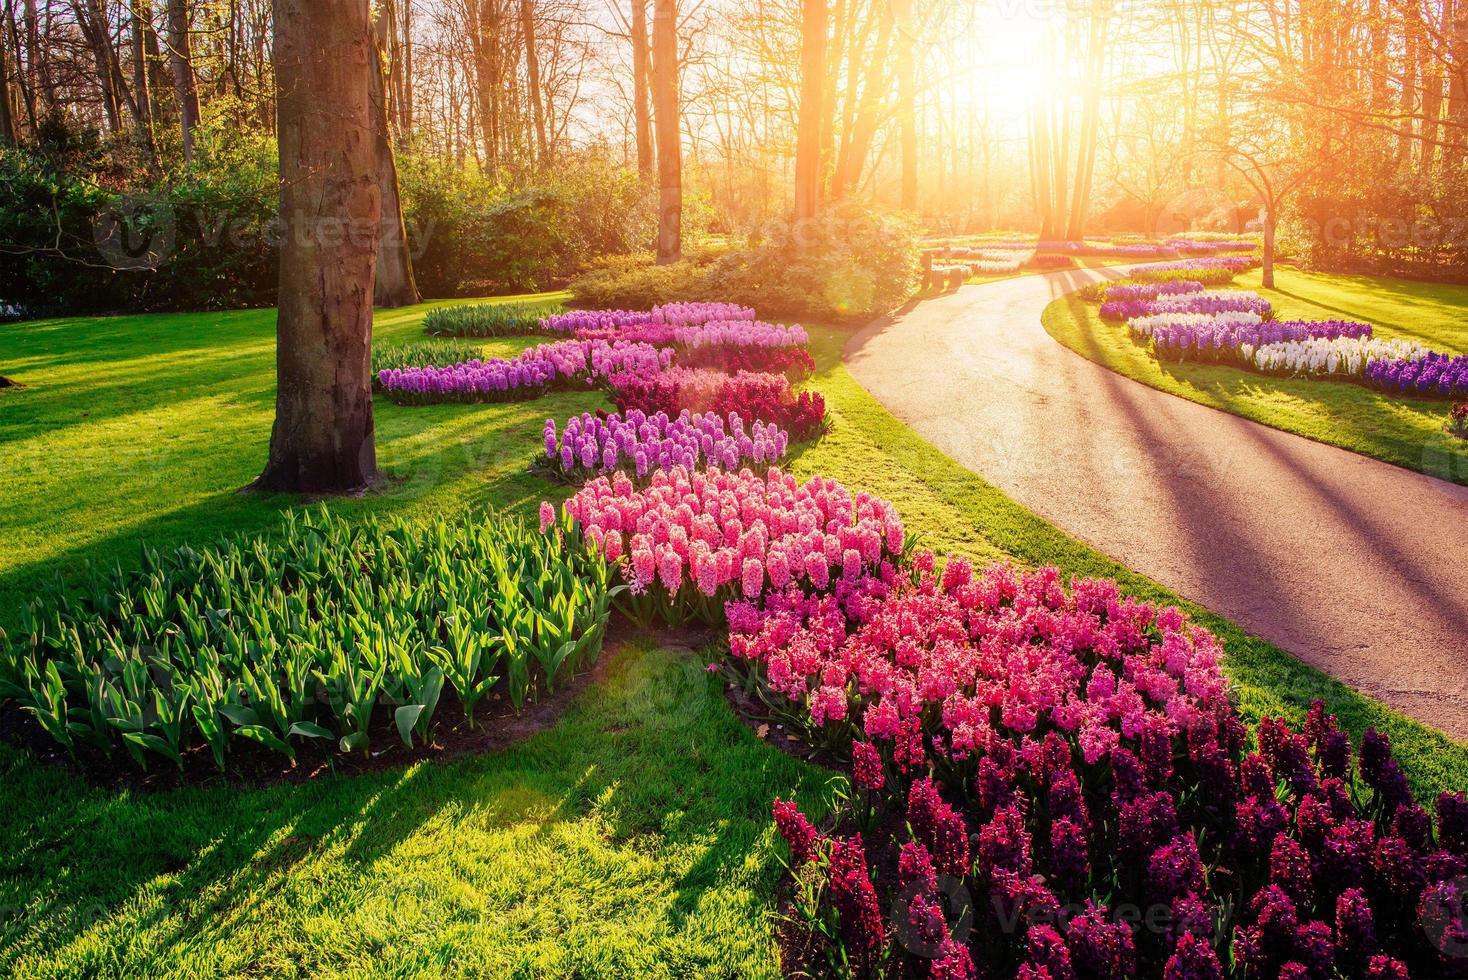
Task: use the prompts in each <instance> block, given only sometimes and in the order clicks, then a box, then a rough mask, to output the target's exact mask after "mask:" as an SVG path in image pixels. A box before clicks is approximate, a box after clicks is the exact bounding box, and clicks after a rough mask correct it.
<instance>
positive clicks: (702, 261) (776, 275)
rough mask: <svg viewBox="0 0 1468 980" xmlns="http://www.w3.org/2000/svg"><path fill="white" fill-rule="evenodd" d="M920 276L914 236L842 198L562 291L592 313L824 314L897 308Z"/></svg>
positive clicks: (592, 273)
mask: <svg viewBox="0 0 1468 980" xmlns="http://www.w3.org/2000/svg"><path fill="white" fill-rule="evenodd" d="M919 274H920V265H919V261H918V247H917V237H916V233H915V231H914V229H913V227H912V225H911V224H910V223H909V222H908V221H907V220H906V219H903V218H899V217H896V216H892V215H887V214H884V213H882V212H879V211H874V210H871V209H868V208H864V207H861V206H857V205H853V204H845V205H838V206H837V207H835V208H833V209H831V210H830V211H828V212H826V213H824V214H822V215H821V216H820V217H818V218H815V219H812V220H811V221H807V222H801V223H798V224H797V225H793V226H789V227H784V228H781V229H779V230H778V231H776V232H774V233H772V234H766V235H764V236H761V237H759V238H757V239H755V240H752V241H751V242H749V243H748V244H746V245H744V246H743V247H740V248H729V247H723V248H719V249H717V250H705V251H703V252H701V253H698V254H695V255H694V256H692V257H690V258H687V259H685V260H683V261H681V262H676V263H672V264H669V265H663V266H659V265H654V264H653V261H652V258H651V256H642V257H640V258H637V259H630V260H628V259H624V260H614V261H608V262H604V263H601V264H599V265H597V266H595V267H594V268H591V269H589V270H588V271H586V272H584V273H582V274H581V275H580V276H577V277H576V278H575V279H573V280H572V281H571V283H570V286H569V288H570V289H571V290H572V292H574V293H575V295H576V302H577V304H578V305H581V306H589V307H593V308H597V309H646V308H648V307H651V306H656V305H657V304H659V303H669V302H678V301H684V300H715V301H722V302H730V303H740V304H743V305H745V306H751V307H753V308H754V309H756V310H758V311H759V312H760V314H761V315H767V316H789V317H810V318H815V319H820V320H832V319H845V318H849V317H866V316H872V315H875V314H877V313H881V312H885V311H886V310H890V309H894V308H896V307H897V306H899V305H901V304H902V303H903V302H904V301H905V300H906V299H907V298H908V297H909V296H910V295H912V292H913V290H914V289H915V288H916V286H917V283H918V278H919Z"/></svg>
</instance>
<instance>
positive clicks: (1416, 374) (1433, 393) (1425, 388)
mask: <svg viewBox="0 0 1468 980" xmlns="http://www.w3.org/2000/svg"><path fill="white" fill-rule="evenodd" d="M1366 380H1367V382H1369V383H1370V384H1373V385H1375V386H1377V387H1378V388H1381V389H1382V390H1384V391H1390V392H1394V393H1396V394H1402V395H1421V396H1424V397H1428V398H1462V397H1464V396H1468V356H1464V355H1458V356H1454V355H1452V354H1439V353H1435V352H1433V353H1428V354H1426V355H1425V356H1422V357H1418V358H1404V359H1399V360H1395V361H1388V360H1379V361H1373V362H1372V363H1371V364H1370V365H1369V366H1368V367H1367V368H1366Z"/></svg>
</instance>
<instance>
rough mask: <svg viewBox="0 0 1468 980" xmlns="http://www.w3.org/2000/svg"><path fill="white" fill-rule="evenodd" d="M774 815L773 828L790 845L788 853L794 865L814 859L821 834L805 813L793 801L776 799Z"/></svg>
mask: <svg viewBox="0 0 1468 980" xmlns="http://www.w3.org/2000/svg"><path fill="white" fill-rule="evenodd" d="M774 815H775V829H776V830H778V831H779V832H780V836H781V837H783V838H785V843H786V844H788V845H790V855H791V859H792V860H793V861H794V863H795V865H796V866H797V867H798V866H800V865H802V864H806V863H808V862H810V861H811V860H812V859H814V858H815V856H816V848H817V846H818V845H819V844H820V841H821V835H820V833H819V832H818V831H817V830H816V828H815V827H814V826H813V825H812V824H811V822H810V821H809V820H808V819H806V816H805V814H803V813H801V812H800V807H798V806H796V805H795V801H794V800H789V801H782V800H776V801H775V805H774Z"/></svg>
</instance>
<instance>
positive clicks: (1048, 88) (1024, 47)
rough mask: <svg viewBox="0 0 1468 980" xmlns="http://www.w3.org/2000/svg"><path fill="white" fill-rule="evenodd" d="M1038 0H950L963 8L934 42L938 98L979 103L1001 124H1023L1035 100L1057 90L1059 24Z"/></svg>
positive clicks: (962, 105) (963, 105) (1042, 99)
mask: <svg viewBox="0 0 1468 980" xmlns="http://www.w3.org/2000/svg"><path fill="white" fill-rule="evenodd" d="M1053 6H1054V5H1053V4H1048V3H1045V2H1043V0H980V2H977V3H968V4H964V3H952V4H951V5H950V8H949V9H950V10H955V11H956V10H962V11H963V13H962V14H961V15H959V19H958V21H957V22H954V21H952V20H950V21H949V23H948V26H949V27H950V28H956V29H952V30H950V31H949V32H948V33H947V34H946V36H944V37H943V38H942V39H941V40H938V41H937V44H939V45H941V48H942V50H941V52H940V56H941V57H943V59H944V61H945V64H944V69H945V71H944V77H945V80H946V81H945V93H944V95H943V101H945V102H951V103H954V104H956V105H957V106H959V107H960V108H966V107H968V106H971V105H975V104H977V105H979V106H981V107H982V108H983V110H984V112H985V113H986V114H987V115H988V116H989V117H990V118H991V119H993V120H994V121H995V122H996V123H997V124H999V125H1000V126H1001V127H1002V128H1005V129H1010V130H1018V129H1023V127H1024V125H1025V121H1026V119H1027V118H1028V115H1029V113H1030V112H1031V111H1032V110H1033V108H1034V106H1035V104H1036V103H1037V102H1041V103H1043V102H1045V101H1048V100H1049V99H1051V98H1053V97H1054V96H1055V95H1057V94H1058V92H1059V85H1058V81H1057V72H1056V71H1054V70H1053V60H1054V58H1055V56H1056V55H1055V50H1056V45H1055V42H1056V38H1057V32H1058V24H1057V22H1056V19H1055V14H1054V11H1053V10H1052V9H1051V8H1052V7H1053Z"/></svg>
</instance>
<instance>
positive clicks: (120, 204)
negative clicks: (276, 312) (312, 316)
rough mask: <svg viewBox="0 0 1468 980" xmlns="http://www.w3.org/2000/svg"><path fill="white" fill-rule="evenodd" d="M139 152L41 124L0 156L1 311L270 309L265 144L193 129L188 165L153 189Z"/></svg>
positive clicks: (272, 278) (226, 131) (273, 269)
mask: <svg viewBox="0 0 1468 980" xmlns="http://www.w3.org/2000/svg"><path fill="white" fill-rule="evenodd" d="M138 153H139V151H138V150H137V149H136V148H135V147H132V146H130V145H129V144H123V143H104V142H102V141H101V140H99V139H98V138H97V137H96V136H95V134H88V133H85V132H78V131H75V130H72V129H70V128H68V127H67V126H66V125H65V124H63V123H59V122H55V121H53V122H52V123H49V124H48V125H47V126H46V127H44V130H43V139H42V140H41V141H40V142H39V143H38V144H37V145H34V146H30V147H24V148H7V149H3V150H0V250H3V251H4V252H6V253H9V256H12V257H8V258H7V261H5V262H4V263H0V305H4V306H14V307H18V308H19V309H20V310H21V311H23V312H24V313H25V314H27V315H30V316H39V315H48V314H68V313H96V312H114V311H119V310H161V309H219V308H225V307H239V306H259V305H263V304H266V303H269V302H272V300H273V297H274V294H275V288H276V280H277V265H278V262H277V252H276V250H275V248H274V246H273V241H274V234H273V233H274V223H275V220H276V210H277V203H278V200H279V190H278V187H277V181H276V158H275V148H274V144H273V142H272V141H271V140H270V139H268V138H266V137H264V136H262V135H260V134H254V133H249V132H244V131H240V130H238V129H236V128H233V127H229V126H224V125H217V124H216V125H208V126H205V127H204V128H202V129H201V130H200V131H199V142H198V152H197V156H196V157H195V162H194V164H193V166H192V167H190V168H189V169H187V170H183V169H179V170H177V171H174V172H171V173H168V174H166V175H165V176H164V177H163V178H161V179H155V180H153V181H152V182H151V183H149V182H147V181H142V180H139V179H138V175H139V174H148V173H150V172H151V167H150V165H149V164H148V163H147V162H146V161H144V160H142V159H140V158H139V157H138Z"/></svg>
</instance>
